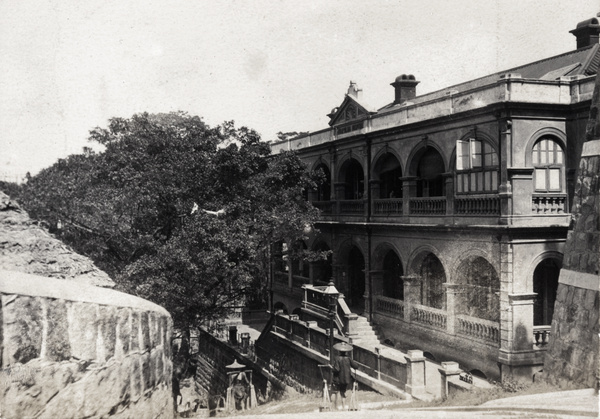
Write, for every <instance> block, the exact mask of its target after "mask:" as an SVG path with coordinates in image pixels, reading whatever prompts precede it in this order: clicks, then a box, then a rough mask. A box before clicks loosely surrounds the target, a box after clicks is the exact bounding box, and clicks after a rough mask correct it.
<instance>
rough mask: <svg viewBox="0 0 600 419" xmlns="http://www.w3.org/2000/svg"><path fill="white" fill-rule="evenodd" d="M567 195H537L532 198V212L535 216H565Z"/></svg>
mask: <svg viewBox="0 0 600 419" xmlns="http://www.w3.org/2000/svg"><path fill="white" fill-rule="evenodd" d="M566 204H567V195H565V194H535V195H533V196H532V197H531V211H532V212H533V213H534V214H565V213H566V212H567V210H566Z"/></svg>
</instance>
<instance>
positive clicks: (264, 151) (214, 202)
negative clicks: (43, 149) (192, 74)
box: [21, 112, 316, 328]
mask: <svg viewBox="0 0 600 419" xmlns="http://www.w3.org/2000/svg"><path fill="white" fill-rule="evenodd" d="M90 141H92V142H95V143H97V144H100V145H101V146H103V148H104V150H103V151H102V152H94V151H92V150H91V149H90V148H87V149H85V150H84V153H83V154H81V155H73V156H70V157H68V158H66V159H63V160H59V161H58V162H57V163H56V164H54V165H53V166H51V167H49V168H47V169H45V170H43V171H41V172H40V173H39V174H38V175H36V176H35V177H33V178H31V179H29V181H28V183H27V185H26V187H25V188H24V190H23V191H22V194H21V201H22V204H23V205H24V206H25V208H26V209H27V210H28V211H29V212H30V215H31V216H33V217H35V218H38V219H42V220H45V221H46V222H48V223H49V224H50V225H52V226H57V225H58V224H59V223H58V221H59V220H60V224H61V225H62V228H61V229H60V230H59V231H58V232H59V233H60V235H61V236H62V238H63V239H64V240H65V241H66V242H68V243H69V244H71V245H72V246H73V247H74V248H75V249H76V250H78V251H80V252H81V253H83V254H85V255H87V256H89V257H91V258H92V259H93V260H94V261H95V262H96V263H97V264H98V265H99V266H100V267H101V268H102V269H104V270H106V271H107V272H108V273H109V274H110V275H111V276H112V277H113V278H114V279H115V280H116V282H117V283H118V287H119V288H120V289H122V290H124V291H127V292H130V293H133V294H135V295H138V296H141V297H143V298H147V299H149V300H151V301H154V302H156V303H158V304H160V305H162V306H164V307H165V308H166V309H167V310H168V311H169V312H170V313H171V314H172V316H173V319H174V321H175V324H176V326H177V327H180V328H187V327H191V326H194V325H197V324H198V323H201V322H204V321H206V320H211V319H215V318H219V317H221V316H223V315H224V314H225V311H226V310H227V307H229V306H232V305H240V303H244V302H246V303H251V304H252V303H256V302H260V301H261V300H262V299H264V295H265V294H264V290H265V285H266V278H267V274H268V266H269V253H268V251H269V246H270V244H272V243H274V242H278V241H287V242H290V243H293V242H295V241H297V240H299V239H302V238H304V236H305V235H306V231H307V227H311V226H312V223H313V221H314V220H315V217H316V210H315V209H314V208H313V207H312V206H311V205H310V204H309V203H308V202H306V200H304V199H303V198H302V196H303V193H304V191H306V190H307V189H309V188H314V187H315V179H313V178H311V177H310V175H309V174H308V172H307V171H306V168H305V166H304V165H303V163H302V162H301V161H300V160H299V159H298V158H297V156H296V155H295V154H293V153H280V154H278V155H276V156H272V155H270V147H269V145H268V144H266V143H265V142H262V141H261V139H260V137H259V135H258V134H257V133H256V132H255V131H253V130H250V129H247V128H236V127H235V126H234V124H233V122H227V123H224V124H222V125H220V126H217V127H214V128H211V127H209V126H207V125H206V124H205V123H204V122H203V121H202V119H201V118H199V117H196V116H189V115H187V114H185V113H181V112H179V113H170V114H157V115H151V114H138V115H134V116H133V117H131V118H129V119H123V118H113V119H111V120H110V121H109V124H108V127H106V128H96V129H94V130H92V131H91V133H90ZM204 210H207V211H212V212H213V213H209V212H206V211H204ZM216 211H219V213H218V214H215V213H214V212H216Z"/></svg>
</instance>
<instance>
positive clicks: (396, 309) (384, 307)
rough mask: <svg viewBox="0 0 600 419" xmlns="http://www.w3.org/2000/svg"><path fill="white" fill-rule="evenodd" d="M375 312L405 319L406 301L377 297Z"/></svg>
mask: <svg viewBox="0 0 600 419" xmlns="http://www.w3.org/2000/svg"><path fill="white" fill-rule="evenodd" d="M375 310H377V311H378V312H380V313H383V314H391V315H393V316H398V317H399V318H403V317H404V301H402V300H397V299H396V298H389V297H384V296H383V295H377V296H375Z"/></svg>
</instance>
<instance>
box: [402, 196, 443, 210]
mask: <svg viewBox="0 0 600 419" xmlns="http://www.w3.org/2000/svg"><path fill="white" fill-rule="evenodd" d="M409 209H410V213H411V214H415V215H445V214H446V197H445V196H436V197H430V198H410V201H409Z"/></svg>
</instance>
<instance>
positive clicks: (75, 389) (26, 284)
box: [0, 271, 173, 419]
mask: <svg viewBox="0 0 600 419" xmlns="http://www.w3.org/2000/svg"><path fill="white" fill-rule="evenodd" d="M0 296H1V312H0V313H1V322H0V327H1V329H0V332H1V335H0V336H1V347H0V349H1V355H2V370H1V372H2V377H0V378H2V379H1V380H0V385H1V386H2V387H3V388H2V391H1V392H0V394H1V395H2V400H0V406H1V408H2V412H1V415H2V417H6V418H25V417H36V418H64V419H66V418H81V417H107V416H111V417H115V418H125V417H139V418H142V417H147V418H172V417H173V398H172V391H171V380H172V370H173V367H172V362H171V334H172V321H171V317H170V315H169V313H168V312H167V311H166V310H164V309H163V308H162V307H160V306H158V305H156V304H153V303H150V302H149V301H146V300H143V299H141V298H137V297H134V296H132V295H128V294H124V293H121V292H117V291H114V290H111V289H106V288H99V287H94V286H91V285H86V284H79V283H76V282H73V281H67V280H61V279H54V278H46V277H39V276H34V275H29V274H24V273H20V272H11V271H0ZM17 371H18V372H19V373H15V372H17Z"/></svg>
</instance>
